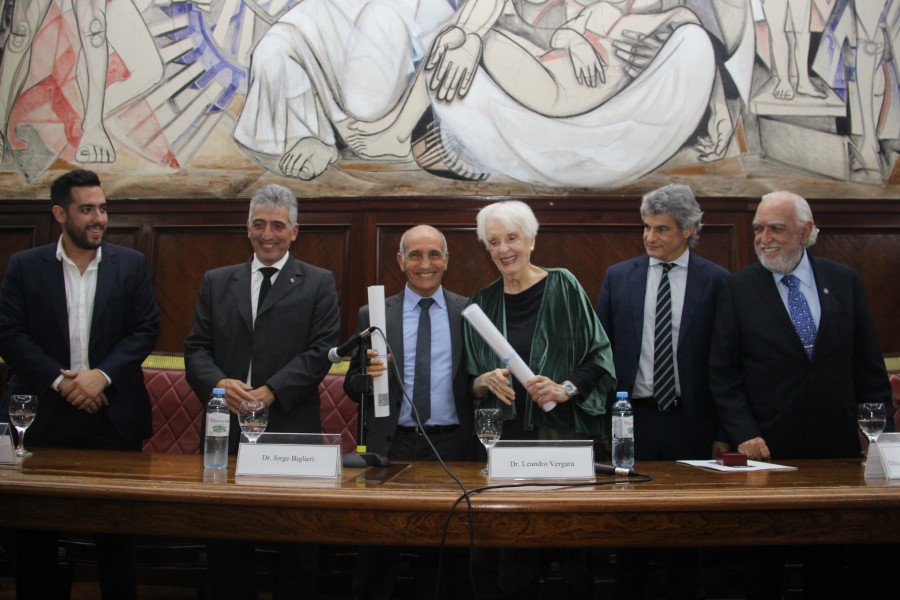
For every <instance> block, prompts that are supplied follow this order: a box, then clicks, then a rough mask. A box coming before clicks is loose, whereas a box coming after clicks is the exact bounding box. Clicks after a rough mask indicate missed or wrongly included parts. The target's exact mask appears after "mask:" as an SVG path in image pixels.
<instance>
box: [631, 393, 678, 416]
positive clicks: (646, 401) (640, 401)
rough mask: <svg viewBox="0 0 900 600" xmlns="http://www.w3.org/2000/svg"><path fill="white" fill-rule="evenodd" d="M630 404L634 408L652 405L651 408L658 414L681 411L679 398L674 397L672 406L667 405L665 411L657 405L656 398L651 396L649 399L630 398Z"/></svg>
mask: <svg viewBox="0 0 900 600" xmlns="http://www.w3.org/2000/svg"><path fill="white" fill-rule="evenodd" d="M631 402H632V404H634V405H635V406H642V407H643V406H645V405H652V406H653V408H655V409H656V410H658V411H659V412H672V411H673V410H681V407H682V404H681V397H676V398H675V401H674V402H672V404H670V405H669V408H666V409H662V408H660V407H659V403H657V401H656V398H654V397H653V396H650V397H649V398H632V399H631ZM648 408H649V407H648Z"/></svg>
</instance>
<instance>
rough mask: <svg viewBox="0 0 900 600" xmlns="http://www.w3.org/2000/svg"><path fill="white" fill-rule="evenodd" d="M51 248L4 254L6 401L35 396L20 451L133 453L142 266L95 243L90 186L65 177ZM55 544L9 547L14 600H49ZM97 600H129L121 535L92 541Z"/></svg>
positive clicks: (98, 213) (142, 430)
mask: <svg viewBox="0 0 900 600" xmlns="http://www.w3.org/2000/svg"><path fill="white" fill-rule="evenodd" d="M50 201H51V204H52V209H51V210H52V212H53V217H54V219H56V222H57V223H59V224H60V226H61V227H62V235H61V236H60V238H59V241H58V242H57V243H55V244H48V245H46V246H40V247H37V248H32V249H30V250H25V251H22V252H18V253H16V254H14V255H13V256H12V257H11V258H10V261H9V266H8V267H7V270H6V276H5V277H4V279H3V286H2V289H0V355H2V356H3V357H4V359H5V360H6V362H7V363H8V364H9V365H10V367H11V368H12V371H13V376H12V378H11V380H10V382H9V389H8V390H7V393H6V396H5V397H4V400H3V404H2V411H3V412H2V414H6V412H7V407H8V402H9V395H10V394H34V395H36V396H37V397H38V411H37V416H36V418H35V420H34V423H33V424H32V425H31V427H29V429H28V445H29V446H31V447H54V448H91V449H102V450H132V451H135V452H139V451H140V450H141V442H142V440H143V439H144V438H146V437H149V436H150V433H151V413H150V397H149V396H148V394H147V389H146V388H145V387H144V377H143V372H142V371H141V363H142V362H143V361H144V359H145V358H146V357H147V355H148V354H149V353H150V352H151V351H152V350H153V346H154V344H155V343H156V336H157V333H158V330H159V311H158V309H157V306H156V299H155V298H154V296H153V285H152V283H151V280H150V274H149V271H148V269H147V263H146V261H145V259H144V257H143V255H141V254H140V253H138V252H135V251H134V250H131V249H129V248H123V247H120V246H115V245H113V244H109V243H105V242H104V241H103V237H104V235H105V233H106V228H107V224H108V221H107V203H106V197H105V196H104V194H103V190H102V189H101V188H100V179H99V178H98V177H97V175H96V174H95V173H93V172H91V171H83V170H76V171H71V172H69V173H66V174H65V175H62V176H61V177H59V178H58V179H56V180H55V181H54V182H53V184H52V186H51V188H50ZM56 539H57V536H56V535H55V534H53V533H49V532H36V531H35V532H26V533H25V534H24V535H22V536H20V539H19V545H18V557H19V558H18V560H17V565H18V571H17V575H16V587H17V596H18V597H19V598H50V597H55V595H56V589H57V585H58V578H57V574H56V563H57V559H56V553H57V550H56ZM96 541H97V550H98V565H99V568H100V579H101V589H102V593H103V597H104V598H134V597H135V596H136V593H137V590H136V585H135V578H134V576H135V573H134V551H133V543H132V541H131V539H130V538H127V537H120V536H109V535H98V536H96Z"/></svg>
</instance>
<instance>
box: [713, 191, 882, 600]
mask: <svg viewBox="0 0 900 600" xmlns="http://www.w3.org/2000/svg"><path fill="white" fill-rule="evenodd" d="M753 231H754V236H755V237H754V245H755V248H756V255H757V257H758V258H759V262H758V263H755V264H753V265H750V266H749V267H746V268H745V269H742V270H741V271H739V272H737V273H735V274H734V275H733V276H732V277H730V278H728V279H726V280H724V281H723V282H722V283H721V284H720V285H719V289H718V295H717V308H716V319H715V326H714V334H713V343H712V353H711V356H710V387H711V388H712V392H713V396H714V398H715V401H716V404H717V405H718V407H719V415H720V418H721V420H722V425H723V426H724V428H725V430H726V431H727V433H728V436H729V437H730V438H731V442H732V444H734V445H736V446H737V449H738V450H740V451H741V452H744V453H745V454H747V456H748V457H749V458H750V459H753V460H769V459H774V460H779V459H785V458H851V457H859V455H860V440H859V434H858V431H857V424H856V404H857V403H860V402H883V403H886V404H887V405H888V407H890V401H891V388H890V383H889V382H888V377H887V372H886V370H885V366H884V358H883V356H882V354H881V351H880V349H879V346H878V340H877V339H876V336H875V330H874V327H873V324H872V318H871V316H870V314H869V309H868V306H867V304H866V299H865V295H864V294H863V289H862V284H861V282H860V279H859V275H858V274H857V273H856V272H855V271H854V270H852V269H850V268H849V267H847V266H845V265H841V264H839V263H836V262H833V261H829V260H825V259H822V258H817V257H815V256H811V255H810V254H809V252H807V248H809V247H810V246H812V245H813V244H814V243H815V242H816V237H817V234H818V229H817V228H816V226H815V223H814V222H813V216H812V211H811V210H810V208H809V204H808V203H807V202H806V200H804V199H803V198H801V197H800V196H798V195H796V194H793V193H790V192H784V191H780V192H773V193H771V194H767V195H766V196H763V198H762V201H761V202H760V204H759V206H758V207H757V210H756V215H755V217H754V219H753ZM889 422H890V419H889ZM768 554H769V556H767V557H766V559H765V560H766V562H767V563H768V565H769V568H770V570H772V573H771V574H770V575H767V576H758V577H754V581H757V582H769V583H772V584H773V586H775V589H769V590H763V591H759V590H755V589H751V591H750V595H751V596H757V595H762V596H767V595H770V594H771V595H774V594H778V593H780V588H779V587H777V586H778V585H780V582H781V567H782V566H783V558H784V557H783V555H781V554H780V553H778V552H774V551H773V552H768ZM840 558H841V553H840V552H839V551H838V550H835V549H832V548H828V549H827V551H824V552H813V549H812V548H807V549H804V553H803V561H804V591H805V592H807V593H808V594H811V595H812V597H840V596H841V595H842V593H841V591H840V589H841V588H840V586H841V585H843V584H845V583H846V582H845V581H843V580H841V579H839V578H838V577H837V575H838V574H839V573H841V572H842V569H843V563H842V562H840ZM773 562H774V563H777V564H775V566H774V567H772V564H773ZM808 569H812V571H813V573H812V575H811V576H809V575H810V573H809V572H808ZM814 586H818V587H814ZM845 591H846V593H848V594H849V595H852V594H854V593H856V591H855V589H853V588H848V589H847V590H845ZM817 593H818V594H820V595H818V596H817V595H816V594H817Z"/></svg>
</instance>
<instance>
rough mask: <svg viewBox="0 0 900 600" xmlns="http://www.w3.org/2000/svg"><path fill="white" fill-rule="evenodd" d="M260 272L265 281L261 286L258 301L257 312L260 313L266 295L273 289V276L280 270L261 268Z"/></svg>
mask: <svg viewBox="0 0 900 600" xmlns="http://www.w3.org/2000/svg"><path fill="white" fill-rule="evenodd" d="M259 272H260V273H262V276H263V280H262V285H261V286H259V299H258V300H257V301H256V312H259V309H261V308H262V305H263V301H264V300H265V299H266V295H267V294H268V293H269V290H270V289H272V275H274V274H275V273H277V272H278V269H276V268H275V267H260V268H259Z"/></svg>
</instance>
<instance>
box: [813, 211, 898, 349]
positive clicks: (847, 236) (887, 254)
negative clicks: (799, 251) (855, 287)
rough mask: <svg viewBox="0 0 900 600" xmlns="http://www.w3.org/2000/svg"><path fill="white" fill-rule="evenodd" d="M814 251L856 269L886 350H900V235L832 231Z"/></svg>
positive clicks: (824, 234) (885, 232)
mask: <svg viewBox="0 0 900 600" xmlns="http://www.w3.org/2000/svg"><path fill="white" fill-rule="evenodd" d="M811 251H812V252H813V253H815V255H816V256H821V257H823V258H830V259H832V260H836V261H838V262H842V263H845V264H849V265H854V266H855V268H856V270H857V271H859V275H860V279H861V280H862V282H863V290H864V291H865V294H866V299H867V300H868V303H869V309H870V310H871V312H872V319H873V321H874V322H875V331H877V332H878V340H879V343H880V344H881V348H882V351H884V352H896V351H897V349H898V348H900V319H898V318H897V315H898V309H900V278H898V273H900V232H898V231H897V230H894V231H892V232H891V231H884V230H881V231H879V230H868V229H861V228H855V227H843V228H829V229H828V230H827V231H822V232H821V233H820V237H819V239H818V241H817V242H816V245H815V246H813V248H812V250H811Z"/></svg>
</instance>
